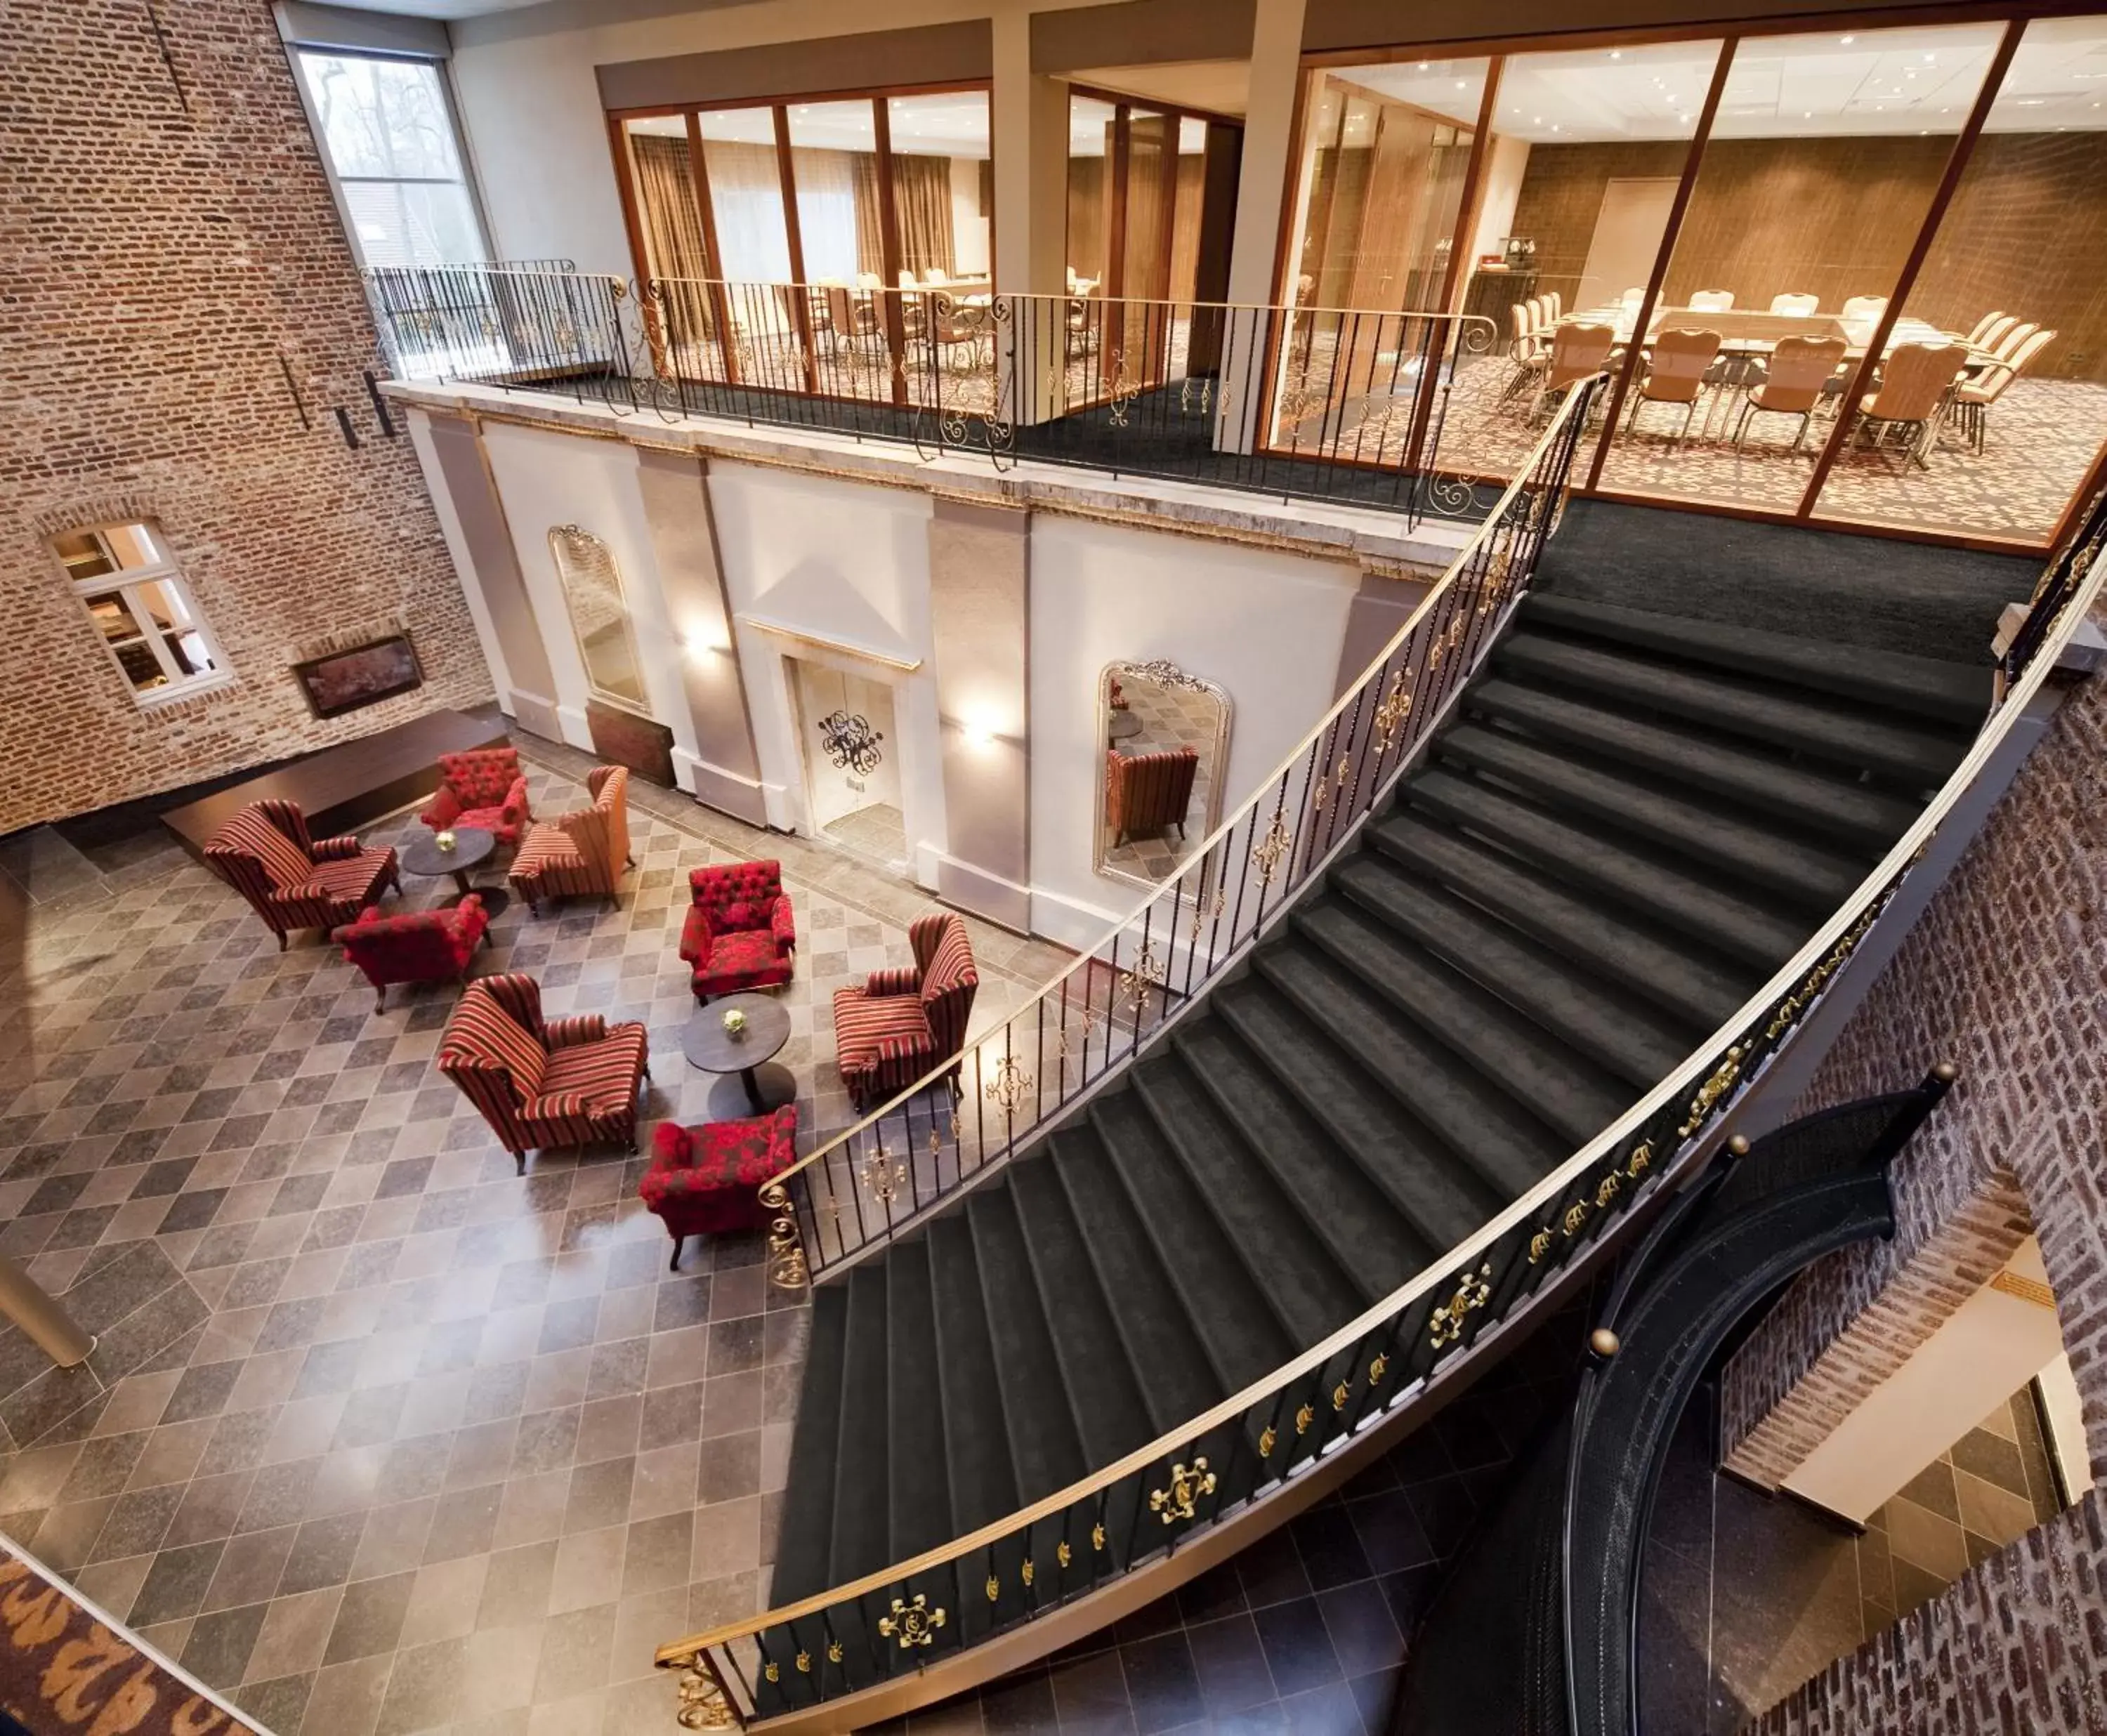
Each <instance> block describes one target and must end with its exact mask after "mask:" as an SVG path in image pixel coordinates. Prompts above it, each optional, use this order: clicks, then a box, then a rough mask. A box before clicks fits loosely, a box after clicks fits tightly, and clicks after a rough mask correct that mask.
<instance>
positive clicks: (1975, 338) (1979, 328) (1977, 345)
mask: <svg viewBox="0 0 2107 1736" xmlns="http://www.w3.org/2000/svg"><path fill="white" fill-rule="evenodd" d="M1998 321H2003V322H2004V324H2003V325H1999V324H1998ZM2011 323H2012V316H2010V314H2008V313H2006V312H2005V310H2004V309H2003V308H2001V307H1998V308H1993V309H1992V311H1991V312H1988V313H1986V314H1984V315H1983V317H1982V318H1981V319H1979V320H1978V321H1976V322H1975V328H1974V330H1972V331H1970V333H1969V334H1968V347H1969V348H1970V349H1977V350H1979V349H1981V348H1983V347H1984V340H1986V339H1988V337H1989V335H1990V332H1991V330H1992V327H1995V328H1996V329H1997V330H1999V331H2002V330H2005V328H2006V326H2009V325H2010V324H2011Z"/></svg>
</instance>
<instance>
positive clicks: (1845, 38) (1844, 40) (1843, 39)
mask: <svg viewBox="0 0 2107 1736" xmlns="http://www.w3.org/2000/svg"><path fill="white" fill-rule="evenodd" d="M1836 40H1837V41H1838V42H1840V43H1843V45H1844V47H1846V48H1848V47H1850V46H1851V44H1852V43H1855V42H1856V41H1858V38H1857V37H1855V36H1840V37H1838V38H1836Z"/></svg>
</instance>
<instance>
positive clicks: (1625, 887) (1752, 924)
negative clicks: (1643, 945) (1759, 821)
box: [1399, 771, 1815, 980]
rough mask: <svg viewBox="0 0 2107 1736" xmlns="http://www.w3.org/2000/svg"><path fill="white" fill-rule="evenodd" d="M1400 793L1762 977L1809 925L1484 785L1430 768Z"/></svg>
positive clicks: (1785, 910)
mask: <svg viewBox="0 0 2107 1736" xmlns="http://www.w3.org/2000/svg"><path fill="white" fill-rule="evenodd" d="M1399 794H1400V795H1401V796H1403V797H1404V799H1405V800H1406V801H1409V802H1410V803H1411V804H1412V805H1413V806H1414V807H1416V808H1421V809H1424V810H1426V812H1428V813H1430V814H1434V815H1435V816H1437V817H1438V818H1440V819H1444V820H1447V821H1448V822H1449V823H1450V824H1451V825H1454V826H1460V827H1462V828H1466V829H1467V830H1468V831H1471V832H1476V833H1478V834H1480V836H1482V837H1489V838H1491V839H1493V840H1494V841H1495V842H1497V843H1499V844H1501V845H1503V846H1506V847H1507V849H1509V850H1513V851H1514V852H1515V853H1516V855H1521V856H1523V857H1525V858H1526V859H1528V860H1530V861H1531V862H1534V863H1535V864H1538V865H1539V867H1541V868H1545V869H1547V870H1548V871H1549V872H1551V873H1552V874H1555V875H1557V877H1559V878H1561V879H1562V880H1564V881H1566V883H1567V884H1568V885H1569V886H1577V887H1580V888H1583V889H1585V890H1588V891H1593V892H1606V893H1607V894H1609V895H1610V896H1611V897H1612V898H1614V899H1618V900H1620V902H1621V903H1623V904H1624V905H1626V906H1627V907H1629V910H1630V911H1631V912H1633V913H1641V912H1643V913H1647V914H1648V915H1650V916H1651V917H1653V918H1654V920H1655V921H1656V922H1662V923H1665V924H1667V925H1669V926H1671V927H1674V928H1677V929H1680V930H1681V931H1682V932H1683V933H1684V934H1686V935H1690V936H1691V937H1692V938H1693V939H1695V940H1700V941H1703V942H1705V943H1707V944H1710V945H1714V946H1717V947H1719V948H1721V949H1723V950H1724V951H1726V952H1728V953H1732V954H1733V955H1734V956H1735V957H1736V958H1741V959H1744V960H1745V961H1747V962H1750V963H1751V964H1754V965H1755V966H1756V967H1758V969H1759V971H1761V972H1763V973H1765V974H1768V972H1769V971H1773V970H1775V969H1777V967H1778V966H1779V965H1781V964H1782V963H1784V962H1785V961H1786V959H1788V958H1790V957H1791V956H1792V955H1793V953H1794V950H1795V949H1796V948H1797V947H1798V946H1799V944H1800V942H1801V941H1803V940H1805V939H1806V938H1807V936H1808V934H1809V933H1810V932H1811V931H1813V927H1814V926H1815V925H1814V923H1813V922H1810V921H1808V920H1807V919H1805V918H1804V917H1801V916H1799V915H1798V914H1796V913H1794V912H1793V911H1792V910H1791V909H1790V907H1789V906H1787V905H1786V904H1785V903H1784V901H1782V900H1780V899H1764V901H1763V903H1761V904H1759V903H1757V902H1755V901H1754V896H1753V895H1750V896H1738V895H1736V894H1735V893H1732V892H1727V891H1724V890H1721V889H1720V888H1719V887H1718V886H1714V885H1713V884H1711V883H1710V882H1709V881H1704V880H1700V879H1698V878H1696V877H1694V876H1692V875H1690V874H1686V873H1682V872H1678V871H1677V870H1675V869H1673V868H1668V867H1665V866H1664V865H1663V864H1661V863H1660V862H1659V861H1658V860H1657V859H1656V858H1655V857H1654V856H1653V855H1644V854H1642V853H1640V852H1639V851H1638V850H1632V849H1629V848H1626V847H1624V846H1621V845H1615V844H1611V843H1607V842H1606V841H1604V840H1603V839H1602V837H1601V836H1600V835H1599V834H1597V833H1596V832H1592V831H1590V830H1588V829H1586V828H1582V827H1580V826H1577V825H1574V824H1572V823H1569V822H1568V821H1567V820H1566V819H1564V818H1562V817H1561V816H1560V815H1559V814H1556V813H1554V812H1552V810H1549V809H1548V808H1544V807H1542V806H1539V805H1537V804H1536V803H1534V802H1531V801H1524V800H1523V799H1522V798H1521V796H1513V795H1510V794H1508V793H1507V792H1505V791H1503V790H1498V789H1495V788H1494V787H1493V786H1492V785H1490V784H1487V783H1476V782H1474V781H1472V780H1471V779H1469V778H1459V777H1458V776H1456V775H1455V774H1453V773H1451V772H1445V771H1431V772H1426V773H1422V774H1420V775H1419V776H1417V777H1415V778H1413V779H1411V781H1410V782H1408V783H1406V784H1404V786H1403V787H1401V789H1400V791H1399ZM1759 980H1760V978H1759Z"/></svg>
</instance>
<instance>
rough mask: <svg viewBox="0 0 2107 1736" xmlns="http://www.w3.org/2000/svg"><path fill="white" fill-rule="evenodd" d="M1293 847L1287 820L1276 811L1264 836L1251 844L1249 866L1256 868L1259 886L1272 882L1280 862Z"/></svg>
mask: <svg viewBox="0 0 2107 1736" xmlns="http://www.w3.org/2000/svg"><path fill="white" fill-rule="evenodd" d="M1294 848H1295V834H1294V833H1293V832H1291V831H1289V830H1288V829H1287V821H1286V820H1285V819H1283V818H1282V817H1281V816H1280V815H1279V814H1277V813H1276V814H1274V817H1273V823H1272V824H1271V825H1270V826H1269V827H1267V828H1266V829H1265V837H1262V838H1260V840H1259V841H1258V842H1257V843H1256V844H1254V845H1252V846H1251V866H1252V867H1253V868H1256V869H1257V870H1258V882H1259V884H1260V886H1271V885H1272V884H1273V877H1274V875H1276V874H1278V872H1280V864H1282V863H1283V861H1285V860H1286V859H1287V853H1288V851H1290V850H1292V849H1294Z"/></svg>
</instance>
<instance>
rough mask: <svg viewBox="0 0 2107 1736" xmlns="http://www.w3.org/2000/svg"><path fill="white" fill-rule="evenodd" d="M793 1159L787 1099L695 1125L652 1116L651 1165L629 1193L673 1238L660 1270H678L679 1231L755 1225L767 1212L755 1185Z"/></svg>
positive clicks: (791, 1107) (793, 1128) (793, 1125)
mask: <svg viewBox="0 0 2107 1736" xmlns="http://www.w3.org/2000/svg"><path fill="white" fill-rule="evenodd" d="M796 1161H797V1105H796V1104H794V1103H785V1104H784V1106H782V1107H781V1108H780V1109H778V1110H771V1111H770V1113H769V1114H767V1115H750V1116H748V1117H747V1118H746V1119H744V1120H739V1121H710V1122H706V1123H704V1124H703V1125H702V1126H700V1127H682V1126H681V1124H679V1123H678V1122H675V1121H662V1122H660V1123H659V1124H658V1128H657V1130H656V1131H655V1132H654V1133H653V1134H652V1136H651V1167H650V1168H649V1169H647V1170H645V1172H644V1179H643V1180H642V1181H641V1182H638V1183H637V1186H636V1192H637V1197H638V1198H640V1200H643V1202H644V1203H645V1205H646V1206H648V1207H649V1208H650V1209H651V1210H653V1211H654V1212H656V1213H658V1218H659V1221H660V1222H662V1223H663V1224H664V1225H665V1226H666V1233H667V1235H668V1236H672V1238H673V1258H672V1260H671V1261H670V1262H669V1263H667V1268H666V1269H667V1271H668V1272H676V1271H678V1270H679V1269H680V1265H681V1241H682V1240H683V1239H685V1237H687V1236H713V1235H718V1234H721V1233H722V1232H723V1231H727V1230H753V1229H758V1228H760V1227H761V1225H762V1224H763V1223H764V1222H766V1221H767V1216H768V1214H767V1213H766V1211H765V1210H764V1209H762V1207H761V1200H760V1198H759V1195H758V1190H759V1189H760V1187H761V1184H762V1183H763V1182H768V1181H771V1180H773V1179H774V1178H775V1177H777V1176H779V1175H780V1174H782V1173H783V1172H784V1170H786V1169H788V1168H789V1167H790V1166H791V1164H793V1163H795V1162H796Z"/></svg>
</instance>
